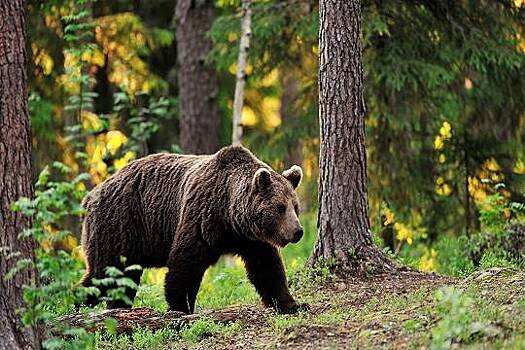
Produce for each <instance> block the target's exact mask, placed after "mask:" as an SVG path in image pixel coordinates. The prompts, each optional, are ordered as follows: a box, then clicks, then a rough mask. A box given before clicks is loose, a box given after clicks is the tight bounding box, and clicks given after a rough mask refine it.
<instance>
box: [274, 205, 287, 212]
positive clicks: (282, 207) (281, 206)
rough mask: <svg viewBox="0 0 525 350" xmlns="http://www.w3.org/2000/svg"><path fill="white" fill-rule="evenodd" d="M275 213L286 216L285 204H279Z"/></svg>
mask: <svg viewBox="0 0 525 350" xmlns="http://www.w3.org/2000/svg"><path fill="white" fill-rule="evenodd" d="M275 211H276V212H277V213H279V214H284V212H285V211H286V206H285V205H284V204H278V205H277V207H275Z"/></svg>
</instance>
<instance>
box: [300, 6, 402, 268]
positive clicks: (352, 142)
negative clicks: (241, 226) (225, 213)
mask: <svg viewBox="0 0 525 350" xmlns="http://www.w3.org/2000/svg"><path fill="white" fill-rule="evenodd" d="M319 14H320V31H319V48H320V62H319V107H320V110H319V117H320V125H321V146H320V159H319V163H320V164H319V168H320V169H319V170H320V187H319V217H318V229H319V232H318V238H317V242H316V245H315V247H314V251H313V253H312V256H311V258H310V263H311V264H315V263H316V262H318V261H321V260H324V261H328V262H330V261H332V262H334V265H333V266H334V267H335V269H338V270H342V271H348V272H351V273H359V272H361V273H371V272H385V271H395V267H394V265H393V263H392V262H391V261H390V260H389V259H388V258H387V257H386V256H385V255H384V254H383V253H382V252H381V251H380V250H379V249H378V248H377V247H376V246H375V245H374V244H373V242H372V237H371V231H370V222H369V217H368V196H367V187H366V186H367V185H366V149H365V119H364V116H365V103H364V99H363V69H362V65H361V41H360V31H361V1H360V0H347V1H333V0H321V1H320V7H319Z"/></svg>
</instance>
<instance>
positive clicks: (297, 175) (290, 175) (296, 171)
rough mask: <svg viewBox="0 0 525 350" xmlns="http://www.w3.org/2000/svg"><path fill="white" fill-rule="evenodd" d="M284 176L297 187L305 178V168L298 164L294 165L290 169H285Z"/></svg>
mask: <svg viewBox="0 0 525 350" xmlns="http://www.w3.org/2000/svg"><path fill="white" fill-rule="evenodd" d="M283 176H284V177H285V178H286V179H287V180H288V181H290V183H291V184H292V187H293V188H294V189H296V188H297V187H298V186H299V184H300V183H301V179H302V178H303V170H302V169H301V167H300V166H298V165H292V167H291V168H290V169H288V170H285V171H283Z"/></svg>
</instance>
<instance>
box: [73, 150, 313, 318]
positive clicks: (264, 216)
mask: <svg viewBox="0 0 525 350" xmlns="http://www.w3.org/2000/svg"><path fill="white" fill-rule="evenodd" d="M301 178H302V171H301V168H299V167H298V166H293V167H292V168H290V169H289V170H286V171H285V172H283V174H278V173H276V172H275V171H273V170H272V169H271V168H270V167H269V166H268V165H267V164H265V163H263V162H261V161H260V160H258V159H257V158H256V157H255V156H254V155H253V154H252V153H251V152H250V151H248V150H247V149H246V148H244V147H242V146H229V147H225V148H223V149H221V150H220V151H218V152H217V153H215V154H213V155H200V156H196V155H177V154H168V153H162V154H153V155H150V156H147V157H144V158H141V159H138V160H135V161H133V162H131V163H129V164H128V165H127V166H125V167H123V168H122V169H121V170H119V171H118V172H117V173H116V174H114V175H113V176H111V177H110V178H109V179H107V180H106V181H105V182H103V183H101V184H99V185H98V186H96V187H95V188H94V189H93V190H92V191H91V192H90V193H89V194H88V195H87V197H86V198H85V200H84V202H83V206H84V207H85V209H86V215H85V218H84V222H83V232H82V247H83V249H84V253H85V256H86V265H87V266H86V274H85V276H84V278H83V280H82V284H83V285H84V286H92V278H103V277H104V276H105V268H106V267H107V266H116V267H119V268H124V267H125V266H129V265H133V264H138V265H140V266H142V267H143V268H146V267H164V266H167V267H168V273H167V275H166V280H165V295H166V301H167V303H168V305H169V308H170V310H174V311H182V312H185V313H188V314H189V313H192V312H193V310H194V305H195V298H196V296H197V292H198V290H199V286H200V283H201V280H202V277H203V274H204V272H205V271H206V269H207V268H208V267H209V266H210V265H212V264H214V263H216V262H217V260H218V259H219V257H220V256H221V255H223V254H236V255H238V256H240V257H241V258H242V260H243V261H244V264H245V267H246V270H247V274H248V278H249V279H250V281H251V282H252V283H253V285H254V286H255V288H256V289H257V292H258V293H259V295H260V296H261V299H262V301H263V303H264V305H266V306H267V307H274V308H275V309H276V310H277V311H278V312H280V313H291V312H295V311H296V310H297V308H298V304H297V303H296V302H295V300H294V299H293V297H292V296H291V294H290V292H289V290H288V287H287V283H286V277H285V271H284V267H283V263H282V261H281V258H280V255H279V252H278V248H279V247H283V246H285V245H286V244H287V243H290V242H294V243H295V242H297V241H299V239H300V238H301V236H302V233H303V230H302V227H301V225H300V223H299V220H298V215H299V208H298V205H299V203H298V198H297V194H296V192H295V189H296V188H297V186H298V185H299V183H300V181H301ZM121 257H125V264H123V262H122V260H123V259H122V258H121ZM125 274H126V276H127V277H129V278H131V279H132V280H133V281H134V282H135V283H136V284H137V285H138V284H139V282H140V277H141V271H127V272H125ZM99 288H100V287H99ZM105 288H106V290H107V288H110V286H108V287H105ZM106 290H102V296H103V295H104V293H105V292H106ZM135 292H136V291H135V290H133V289H128V290H126V294H127V296H128V297H129V298H130V300H133V298H134V297H135ZM99 300H100V299H98V298H97V297H94V296H92V297H90V299H89V300H88V302H87V303H88V304H89V305H93V304H96V303H97V302H98V301H99ZM126 306H128V305H126V304H125V303H124V302H123V301H119V300H117V301H111V302H109V304H108V307H110V308H116V307H126ZM128 307H129V306H128Z"/></svg>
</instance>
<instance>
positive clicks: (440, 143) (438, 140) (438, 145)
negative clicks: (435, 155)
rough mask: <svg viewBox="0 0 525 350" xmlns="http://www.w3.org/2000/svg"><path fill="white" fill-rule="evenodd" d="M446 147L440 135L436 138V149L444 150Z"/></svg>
mask: <svg viewBox="0 0 525 350" xmlns="http://www.w3.org/2000/svg"><path fill="white" fill-rule="evenodd" d="M443 146H444V142H443V138H442V137H441V136H440V135H438V136H436V137H435V138H434V149H437V150H439V149H442V148H443Z"/></svg>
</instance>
